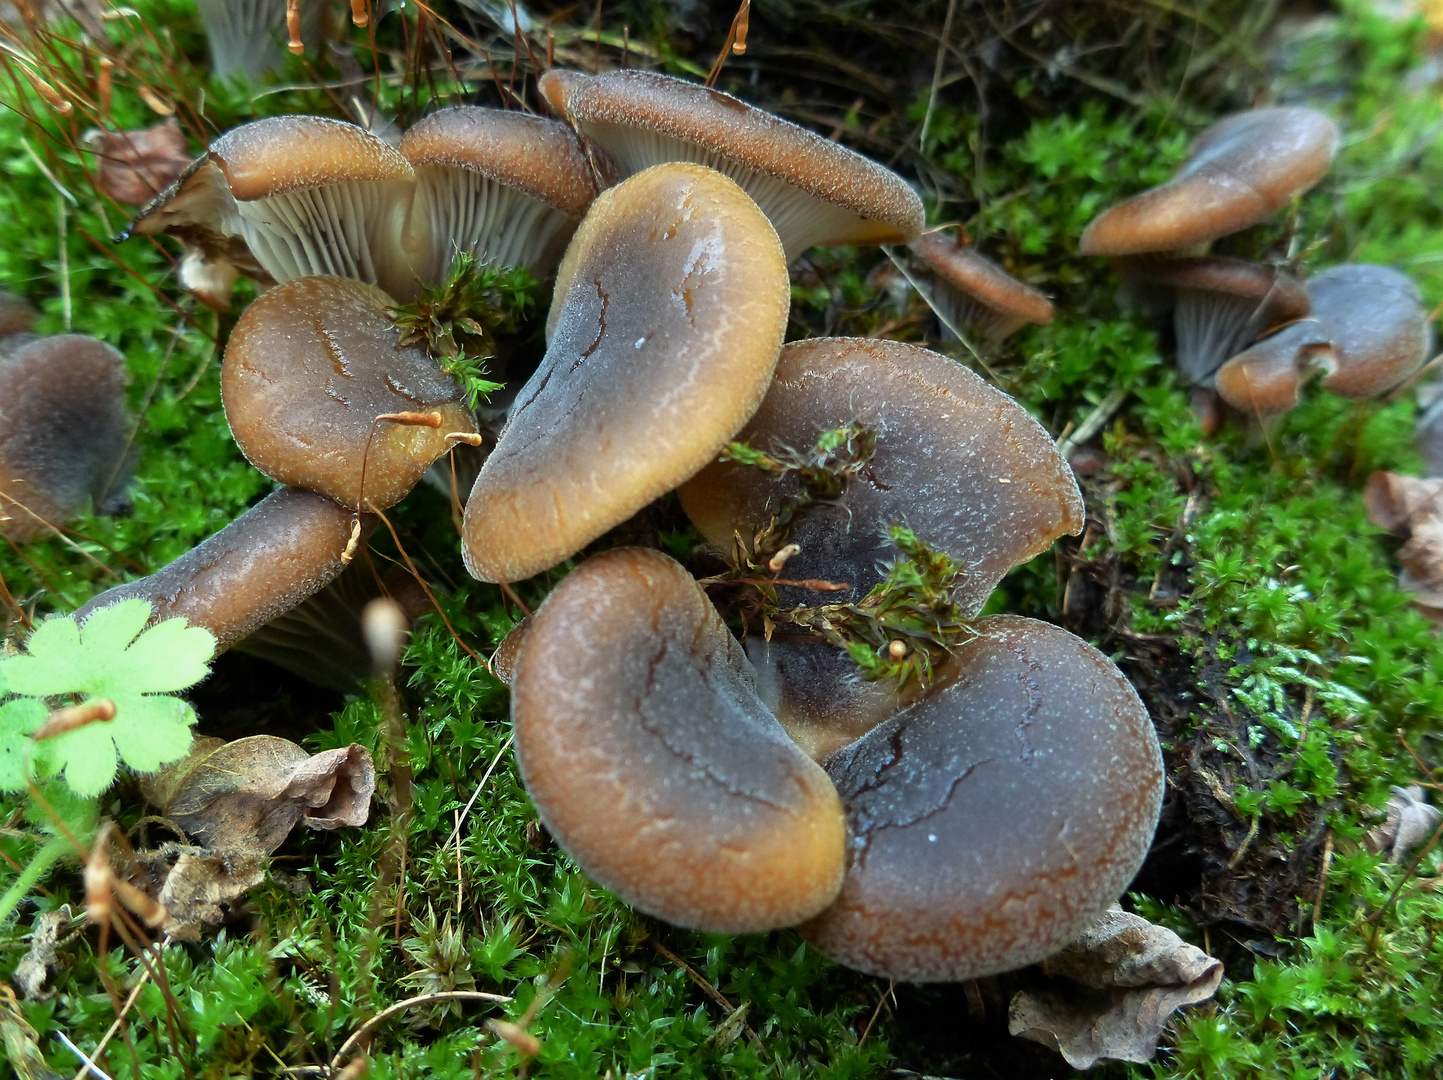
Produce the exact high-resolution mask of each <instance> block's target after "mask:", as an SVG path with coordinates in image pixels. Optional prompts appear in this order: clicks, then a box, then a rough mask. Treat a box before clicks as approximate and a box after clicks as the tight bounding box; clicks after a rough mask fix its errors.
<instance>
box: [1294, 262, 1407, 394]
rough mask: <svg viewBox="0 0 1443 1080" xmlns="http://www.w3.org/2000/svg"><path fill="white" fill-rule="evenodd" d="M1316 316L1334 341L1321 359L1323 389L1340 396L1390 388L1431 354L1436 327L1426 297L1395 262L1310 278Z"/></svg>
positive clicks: (1345, 268)
mask: <svg viewBox="0 0 1443 1080" xmlns="http://www.w3.org/2000/svg"><path fill="white" fill-rule="evenodd" d="M1308 295H1309V296H1310V297H1312V301H1313V314H1314V316H1315V317H1316V318H1317V319H1318V320H1319V321H1320V322H1321V323H1322V324H1323V326H1324V327H1326V328H1327V331H1328V336H1329V339H1330V340H1331V341H1332V343H1333V351H1332V354H1331V356H1330V357H1323V358H1321V364H1320V366H1321V367H1323V369H1324V371H1325V372H1326V373H1325V374H1324V375H1323V378H1322V384H1323V388H1324V389H1325V390H1330V391H1332V392H1333V393H1335V394H1338V395H1340V396H1342V397H1349V398H1361V397H1372V396H1373V395H1375V394H1381V393H1383V392H1384V391H1386V390H1390V389H1392V388H1393V387H1394V386H1397V385H1398V384H1399V383H1400V382H1402V381H1403V380H1404V379H1406V378H1407V377H1408V376H1409V375H1412V374H1413V373H1414V372H1415V371H1417V370H1418V369H1419V368H1420V367H1422V366H1423V361H1424V360H1426V359H1427V358H1428V352H1429V349H1430V347H1431V345H1432V331H1431V330H1430V328H1429V325H1428V309H1427V308H1426V307H1424V306H1423V295H1422V294H1421V293H1420V292H1419V291H1418V286H1417V285H1415V284H1414V283H1413V280H1412V279H1411V278H1410V277H1408V275H1407V274H1404V273H1401V272H1400V271H1398V270H1394V269H1393V268H1392V267H1391V266H1375V265H1372V264H1370V263H1347V264H1344V265H1343V266H1335V267H1333V268H1332V269H1331V270H1325V271H1323V272H1322V273H1321V274H1318V275H1317V276H1316V277H1314V278H1312V279H1310V280H1309V281H1308Z"/></svg>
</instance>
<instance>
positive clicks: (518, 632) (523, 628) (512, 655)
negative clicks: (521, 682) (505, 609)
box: [491, 615, 531, 686]
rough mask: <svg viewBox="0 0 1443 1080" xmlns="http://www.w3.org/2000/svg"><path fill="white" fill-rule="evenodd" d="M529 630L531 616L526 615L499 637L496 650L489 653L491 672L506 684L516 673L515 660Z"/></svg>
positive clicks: (508, 683) (508, 684)
mask: <svg viewBox="0 0 1443 1080" xmlns="http://www.w3.org/2000/svg"><path fill="white" fill-rule="evenodd" d="M530 632H531V616H530V615H527V616H525V617H524V618H523V619H522V620H521V621H520V622H518V623H517V624H516V625H515V626H513V627H512V628H511V629H510V630H509V631H508V632H507V634H506V636H505V637H504V638H502V639H501V644H500V645H498V646H496V651H495V652H494V653H492V654H491V673H492V674H493V675H495V676H496V678H497V679H499V680H500V681H501V682H503V683H505V684H506V685H507V686H510V685H511V679H512V676H514V675H515V674H516V661H517V660H518V659H519V658H520V656H521V646H522V644H523V643H524V642H525V641H526V635H527V634H529V633H530Z"/></svg>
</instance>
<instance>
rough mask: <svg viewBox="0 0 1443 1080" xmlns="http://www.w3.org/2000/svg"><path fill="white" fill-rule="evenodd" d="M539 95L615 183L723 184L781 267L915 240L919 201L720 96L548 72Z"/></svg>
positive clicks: (793, 128) (884, 172)
mask: <svg viewBox="0 0 1443 1080" xmlns="http://www.w3.org/2000/svg"><path fill="white" fill-rule="evenodd" d="M541 90H542V93H543V94H544V95H545V96H546V98H547V100H548V101H549V102H552V103H553V105H556V104H561V105H562V110H561V111H562V112H564V114H565V116H566V117H567V119H568V120H569V121H570V122H571V123H572V125H574V126H575V128H576V130H577V131H578V132H579V133H580V134H581V136H582V138H584V139H586V140H587V141H588V142H592V143H595V144H597V145H599V146H600V147H601V148H602V149H603V150H604V151H606V154H607V156H608V157H609V158H611V159H612V160H613V161H614V162H615V163H616V165H617V166H618V167H619V169H620V175H621V176H622V177H626V176H632V175H634V174H636V173H639V172H641V171H642V170H644V169H647V168H650V167H651V166H653V165H657V164H660V163H662V162H666V161H691V162H696V163H697V164H700V165H707V166H710V167H711V168H713V169H717V170H719V171H721V172H723V173H725V174H726V175H727V176H729V177H731V178H732V179H733V180H735V181H736V182H737V183H738V184H740V185H741V186H742V188H743V189H745V190H746V192H747V194H748V195H750V196H751V197H752V198H753V199H755V200H756V202H757V205H758V206H760V207H761V208H762V212H763V213H765V214H766V215H767V217H768V218H770V219H771V222H772V225H773V226H774V227H775V228H776V230H777V235H778V236H780V237H781V240H782V247H783V248H784V249H785V250H786V253H787V261H788V262H790V261H791V260H792V259H794V258H796V257H797V256H798V255H800V254H801V253H802V252H803V251H805V250H806V249H807V248H809V247H812V246H813V245H816V244H892V243H905V242H907V241H910V240H912V239H914V238H915V237H916V236H917V235H918V234H919V233H920V232H921V231H922V224H923V210H922V200H921V199H919V198H918V197H917V194H916V192H914V191H913V190H912V189H911V188H910V187H908V186H907V184H906V182H905V181H904V180H902V178H901V177H899V176H897V175H896V174H895V173H893V172H892V171H891V170H890V169H886V168H884V167H883V166H881V165H878V164H877V163H876V162H875V161H872V160H870V159H868V158H865V157H862V156H861V155H860V154H857V153H854V152H853V151H851V150H848V149H847V148H846V147H844V146H841V145H839V144H837V143H834V142H832V141H831V140H829V139H825V138H823V137H822V136H820V135H818V134H816V133H815V132H813V131H808V130H807V129H806V128H803V127H799V126H797V125H796V124H792V123H789V122H788V121H786V120H782V119H780V118H779V117H776V116H773V115H771V114H770V113H767V112H763V111H762V110H761V109H756V108H753V107H752V106H750V105H748V104H746V103H745V102H743V101H739V100H738V99H736V98H734V97H732V96H731V95H730V94H724V93H722V92H721V91H720V90H713V89H711V88H710V87H706V86H701V85H698V84H697V83H690V82H686V81H684V80H682V79H674V78H671V77H670V76H667V75H660V74H657V73H656V72H650V71H612V72H608V73H606V74H604V75H591V76H580V75H578V74H577V73H575V72H562V71H560V70H559V69H556V68H553V69H551V70H550V71H548V72H547V73H546V74H545V75H543V76H542V77H541Z"/></svg>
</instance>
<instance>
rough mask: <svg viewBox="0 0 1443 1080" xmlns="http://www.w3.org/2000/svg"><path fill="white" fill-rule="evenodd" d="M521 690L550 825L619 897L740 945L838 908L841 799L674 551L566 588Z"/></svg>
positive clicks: (540, 634) (547, 608)
mask: <svg viewBox="0 0 1443 1080" xmlns="http://www.w3.org/2000/svg"><path fill="white" fill-rule="evenodd" d="M511 693H512V697H511V702H512V705H511V716H512V722H513V723H514V725H515V728H516V757H517V761H518V763H519V764H520V767H521V776H522V779H523V780H524V781H525V783H526V790H527V791H528V792H529V793H530V795H531V798H532V801H533V802H534V803H535V804H536V809H537V811H538V812H539V813H540V815H541V819H542V821H544V822H545V823H546V827H547V828H548V829H550V831H551V833H552V835H553V836H555V837H556V840H557V842H558V843H559V844H560V845H561V846H562V847H563V848H564V849H565V850H566V851H567V853H568V854H570V855H571V856H572V857H573V858H574V859H575V860H576V861H577V862H578V863H580V864H581V866H582V868H583V869H585V870H586V871H587V873H589V874H591V875H592V876H593V877H595V878H596V879H597V880H598V881H600V882H601V883H602V884H603V885H605V886H606V887H607V888H609V889H611V890H612V891H613V892H615V893H616V894H617V895H619V896H620V897H621V898H622V899H623V900H625V901H627V902H628V903H630V904H633V905H635V906H636V907H638V908H640V909H641V910H642V911H645V912H647V913H649V914H651V915H655V916H657V917H659V918H662V919H665V920H667V921H668V922H672V923H676V924H677V925H679V926H686V927H691V928H693V929H699V930H709V931H719V932H726V933H746V932H751V931H760V930H769V929H774V928H776V927H781V926H789V925H791V924H793V923H795V922H799V921H800V920H802V919H805V918H807V917H809V916H811V915H814V914H816V913H817V912H818V911H820V910H821V909H822V908H824V907H826V906H827V904H829V903H830V902H831V901H832V899H833V898H834V897H835V896H836V894H837V889H838V887H839V885H840V883H841V875H842V861H843V858H844V849H845V842H846V835H845V832H844V829H843V824H842V808H841V804H840V803H839V802H838V800H837V793H836V791H835V789H834V788H833V787H832V784H831V782H830V781H829V780H828V779H827V776H826V774H825V773H824V772H822V770H821V768H820V767H818V766H817V765H816V764H815V763H814V762H813V761H812V760H811V759H810V758H808V757H807V756H806V755H805V754H803V753H802V752H801V751H800V750H799V749H798V748H797V746H796V745H795V744H794V743H793V742H792V741H791V740H790V739H789V738H787V735H786V732H784V731H783V730H782V728H781V726H780V725H779V724H778V723H777V722H776V719H775V718H774V717H773V716H772V715H771V713H769V712H768V711H767V709H766V707H765V706H764V705H763V704H762V703H761V702H760V701H759V700H758V699H757V695H756V690H755V688H754V686H753V683H752V675H751V670H750V665H748V664H747V661H746V658H745V657H744V656H743V654H742V650H741V647H740V646H739V645H738V644H737V643H736V640H735V639H734V638H733V637H732V636H731V634H730V633H729V632H728V631H727V628H726V626H725V624H724V623H723V622H722V621H721V618H720V617H719V616H718V615H717V613H716V610H715V609H714V608H713V607H712V606H711V603H710V602H709V601H708V600H707V598H706V595H705V594H704V593H703V592H702V590H701V588H700V587H699V586H698V585H697V584H696V582H695V581H693V580H692V579H691V577H690V575H688V574H687V573H686V571H685V570H683V569H682V568H681V566H679V565H678V564H677V563H676V562H674V561H673V560H671V559H669V558H667V557H666V556H665V555H662V554H660V553H659V552H655V551H645V550H641V549H638V548H620V549H616V550H613V551H609V552H606V553H605V554H603V555H598V556H596V557H595V558H592V559H589V560H588V561H587V562H585V563H583V564H582V565H581V567H579V568H578V569H577V570H575V571H574V572H573V573H572V574H571V575H569V576H568V577H567V578H566V579H565V580H564V581H563V582H562V583H561V584H560V585H559V586H558V587H557V589H556V591H555V592H553V593H552V594H551V596H550V597H549V598H548V599H547V601H546V603H545V604H544V605H542V607H541V609H540V610H539V611H538V612H537V613H536V615H535V617H534V620H533V625H532V627H531V629H530V630H529V631H528V632H527V635H526V647H525V648H524V649H523V650H522V651H521V654H520V657H519V658H518V661H517V664H516V670H515V675H514V679H513V681H512V684H511Z"/></svg>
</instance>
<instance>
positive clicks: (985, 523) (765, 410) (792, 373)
mask: <svg viewBox="0 0 1443 1080" xmlns="http://www.w3.org/2000/svg"><path fill="white" fill-rule="evenodd" d="M852 422H857V423H860V424H861V425H863V426H865V427H869V428H871V429H873V430H874V431H876V432H877V433H878V439H877V449H876V453H875V455H874V457H873V458H872V461H871V464H870V466H869V467H868V468H867V469H865V470H864V471H863V473H862V475H861V476H859V477H858V478H857V479H856V480H855V481H853V482H852V484H851V486H850V487H849V489H848V491H847V494H846V496H845V497H844V498H843V499H842V500H841V501H840V502H839V503H837V504H833V505H827V506H819V507H817V508H815V509H814V510H812V511H810V512H808V513H806V514H804V515H803V516H801V518H800V519H799V520H798V521H797V522H796V523H795V524H794V526H793V528H792V530H791V532H790V534H789V535H790V540H791V541H792V542H795V543H797V544H799V545H800V546H801V551H800V553H799V554H797V555H795V556H793V557H792V559H791V560H790V561H789V562H788V563H787V566H786V576H787V577H788V578H791V579H802V578H821V579H824V580H827V581H832V582H845V583H850V584H852V585H853V586H854V590H853V592H852V593H850V594H845V595H849V596H850V597H851V598H853V599H861V597H863V596H865V595H866V593H867V591H868V590H869V589H870V588H871V587H872V586H873V585H875V584H876V583H877V582H878V581H880V580H881V572H880V570H879V569H878V564H879V563H882V562H886V561H888V560H890V559H892V558H895V555H896V553H895V552H894V551H893V550H892V549H891V548H890V546H889V544H888V543H887V540H886V538H885V526H889V525H893V524H901V525H906V526H908V527H909V528H911V529H912V530H913V531H914V532H916V534H917V536H918V537H919V538H920V539H922V540H923V541H925V542H926V543H928V544H930V545H932V546H933V547H934V548H936V549H937V550H940V551H945V552H947V553H948V554H949V555H951V556H952V557H953V558H954V559H956V560H957V561H958V562H960V563H962V564H963V565H965V566H967V567H968V573H967V575H966V577H965V578H964V579H963V581H962V584H961V586H960V587H959V589H958V592H957V600H958V602H959V603H960V604H961V605H962V606H963V608H964V609H965V610H966V611H967V612H969V613H972V614H975V613H976V612H977V611H980V610H981V608H982V604H983V603H984V602H985V601H986V599H987V597H988V596H989V595H990V594H991V592H992V590H993V589H994V588H995V587H996V585H997V583H998V582H999V581H1000V580H1001V579H1002V575H1004V574H1005V573H1007V571H1008V570H1010V569H1012V567H1014V566H1016V565H1017V564H1019V563H1022V562H1026V561H1027V560H1028V559H1030V558H1032V557H1033V556H1035V555H1038V554H1040V553H1041V552H1043V551H1045V550H1047V548H1048V547H1049V546H1051V544H1052V542H1053V541H1054V540H1055V539H1057V537H1059V536H1062V535H1064V534H1066V533H1077V532H1080V531H1081V530H1082V521H1083V505H1082V496H1081V493H1080V492H1079V491H1078V488H1077V480H1076V479H1075V478H1074V477H1073V475H1072V470H1071V468H1070V467H1069V466H1068V464H1067V462H1066V461H1065V460H1064V459H1063V457H1062V455H1061V454H1059V453H1058V452H1057V444H1056V443H1055V442H1054V441H1053V439H1052V436H1050V435H1049V434H1048V433H1047V431H1046V430H1045V429H1044V428H1043V427H1042V425H1041V424H1039V423H1038V422H1037V421H1036V420H1034V419H1033V418H1032V417H1031V416H1030V415H1029V414H1028V413H1027V411H1026V410H1025V409H1023V408H1022V407H1021V406H1020V405H1018V404H1017V403H1016V402H1015V401H1013V400H1012V399H1011V398H1010V397H1008V396H1007V395H1006V394H1004V393H1002V392H1001V391H1000V390H997V389H995V388H993V387H991V386H989V385H988V384H987V383H986V382H984V381H983V380H982V379H981V378H979V377H978V376H976V375H974V374H973V373H972V372H970V371H968V370H967V369H966V368H964V367H962V366H961V365H960V364H958V363H956V362H955V361H953V360H949V359H948V358H947V357H945V356H940V355H938V354H937V353H934V352H930V351H928V350H926V349H922V348H918V347H917V346H915V345H905V344H902V343H900V342H895V341H880V340H875V339H870V338H813V339H811V340H809V341H796V342H792V343H791V344H789V345H787V346H786V347H785V348H783V349H782V354H781V358H780V360H779V361H778V363H777V371H776V377H775V379H774V380H773V382H772V386H771V389H770V390H769V391H768V392H767V397H766V400H765V401H764V402H763V403H762V406H761V408H760V409H758V410H757V414H756V416H755V417H753V418H752V420H751V422H750V423H749V424H747V426H746V427H745V428H744V429H743V430H742V432H741V434H740V435H739V436H738V438H739V439H741V440H743V441H746V442H748V443H749V444H750V445H752V446H753V447H755V448H757V449H759V450H764V451H771V450H774V449H777V448H779V447H781V446H788V447H793V448H797V449H803V448H807V447H810V446H812V445H814V443H815V442H816V438H817V435H818V433H819V432H821V431H824V430H828V429H831V428H836V427H841V426H843V425H845V424H848V423H852ZM795 490H796V485H795V482H794V481H790V480H787V481H777V480H773V479H771V478H770V477H768V476H766V475H764V474H762V473H761V472H760V471H758V470H755V469H750V468H747V467H744V466H740V465H735V464H730V463H721V462H718V463H714V464H712V465H709V466H708V467H707V468H706V469H705V470H703V471H702V472H701V473H699V474H698V475H697V476H696V477H695V478H693V479H692V480H690V481H688V482H687V483H686V484H684V485H682V487H681V488H680V490H679V494H680V496H681V503H682V508H683V509H684V510H685V511H686V512H687V515H688V516H689V517H690V518H691V520H692V521H693V522H694V523H695V524H696V526H697V528H698V529H700V530H701V532H702V535H703V536H705V537H706V539H707V540H708V541H709V542H710V543H712V544H714V545H716V546H717V547H720V548H721V549H722V550H730V548H731V545H732V538H733V534H734V533H737V532H740V533H741V534H742V535H743V536H751V535H752V534H753V533H754V532H755V531H756V530H757V529H758V528H759V527H760V526H762V525H765V524H766V522H767V521H768V520H769V519H770V515H771V513H772V512H773V509H774V508H775V507H776V506H777V504H778V503H779V502H780V501H781V500H782V499H783V498H785V497H787V496H788V495H791V494H792V493H793V492H794V491H795ZM804 602H815V598H814V597H813V598H812V599H808V600H806V601H804Z"/></svg>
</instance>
